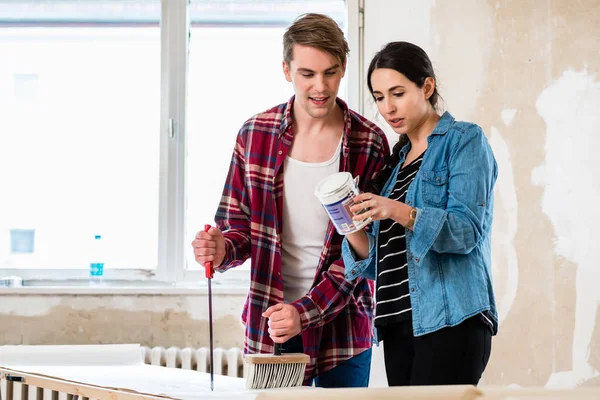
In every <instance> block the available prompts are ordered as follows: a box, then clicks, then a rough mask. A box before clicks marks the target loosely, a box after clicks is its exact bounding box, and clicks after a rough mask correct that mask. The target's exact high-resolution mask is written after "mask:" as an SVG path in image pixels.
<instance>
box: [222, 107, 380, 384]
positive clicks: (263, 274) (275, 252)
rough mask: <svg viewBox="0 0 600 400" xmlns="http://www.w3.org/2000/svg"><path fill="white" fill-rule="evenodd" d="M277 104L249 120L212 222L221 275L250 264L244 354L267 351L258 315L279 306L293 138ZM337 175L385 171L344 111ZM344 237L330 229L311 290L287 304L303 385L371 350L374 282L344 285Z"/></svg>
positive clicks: (370, 135) (365, 131)
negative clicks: (218, 237)
mask: <svg viewBox="0 0 600 400" xmlns="http://www.w3.org/2000/svg"><path fill="white" fill-rule="evenodd" d="M293 102H294V97H292V98H291V99H290V100H289V101H288V102H287V103H284V104H281V105H279V106H276V107H274V108H272V109H270V110H267V111H265V112H264V113H261V114H259V115H256V116H254V117H252V118H251V119H249V120H248V121H247V122H246V123H245V124H244V126H243V127H242V129H241V130H240V132H239V134H238V136H237V140H236V144H235V148H234V152H233V156H232V160H231V166H230V169H229V174H228V176H227V181H226V183H225V187H224V190H223V197H222V198H221V202H220V204H219V208H218V210H217V214H216V216H215V221H216V223H217V226H218V227H219V229H221V231H222V232H223V234H224V236H225V246H226V255H225V259H224V260H223V263H222V264H221V266H219V267H218V268H216V270H217V271H220V272H223V271H226V270H227V269H229V268H232V267H235V266H237V265H240V264H242V263H243V262H244V261H245V260H246V259H247V258H248V257H250V258H251V282H250V290H249V293H248V297H247V299H246V304H245V305H244V311H243V313H242V321H243V322H244V324H245V325H246V338H245V341H244V353H251V354H253V353H272V352H273V341H272V340H271V338H270V337H269V333H268V325H267V322H268V321H267V319H266V318H263V317H262V315H261V314H262V313H263V312H264V311H265V310H266V309H267V308H268V307H270V306H272V305H275V304H278V303H282V302H283V301H284V300H283V281H282V278H281V265H282V264H281V232H282V222H281V220H282V212H283V202H282V198H283V185H284V182H283V162H284V160H285V158H286V156H287V154H288V152H289V150H290V147H291V145H292V141H293V139H294V136H293V132H292V113H291V111H292V105H293ZM337 103H338V105H339V106H340V107H341V108H342V110H343V112H344V119H345V127H344V137H343V141H342V154H341V157H340V171H348V172H350V173H352V176H360V177H361V179H360V187H361V189H364V186H365V184H366V182H367V181H368V180H369V179H370V178H371V177H372V176H373V174H374V173H376V172H377V171H379V170H380V169H381V167H382V166H383V162H384V158H385V157H386V156H387V155H388V154H389V145H388V142H387V140H386V138H385V135H384V133H383V132H382V131H381V129H380V128H379V127H377V126H376V125H375V124H373V123H372V122H370V121H368V120H366V119H365V118H363V117H362V116H360V115H358V114H357V113H355V112H354V111H352V110H350V109H348V106H347V105H346V103H344V102H343V101H341V100H340V99H338V100H337ZM341 244H342V237H341V236H340V235H339V234H338V233H337V232H336V231H335V228H334V227H333V225H332V224H331V222H330V223H329V227H328V230H327V236H326V238H325V242H324V244H323V250H322V252H321V258H320V261H319V265H318V266H317V269H316V275H315V280H314V283H313V286H312V289H311V290H310V291H309V292H308V293H307V294H306V295H305V296H304V297H302V298H301V299H299V300H297V301H295V302H293V303H292V305H293V306H294V307H296V309H297V310H298V312H299V313H300V318H301V322H302V342H303V345H304V353H306V354H308V355H309V356H310V363H309V365H308V366H307V370H306V376H305V378H306V379H305V383H307V382H309V380H310V379H312V378H314V377H315V376H318V375H320V374H322V373H323V372H325V371H327V370H329V369H331V368H334V367H335V366H337V365H339V364H340V363H342V362H343V361H345V360H347V359H349V358H351V357H353V356H355V355H357V354H359V353H361V352H362V351H364V350H367V349H369V348H371V345H372V334H373V332H372V327H371V323H372V316H373V315H372V313H373V303H372V284H370V283H369V282H367V281H366V280H364V279H362V278H359V279H357V280H356V281H353V282H347V281H346V280H345V279H344V263H343V261H342V259H341Z"/></svg>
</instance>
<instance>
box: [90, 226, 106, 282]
mask: <svg viewBox="0 0 600 400" xmlns="http://www.w3.org/2000/svg"><path fill="white" fill-rule="evenodd" d="M103 283H104V246H103V242H102V236H101V235H94V241H93V243H92V249H91V258H90V285H91V286H100V285H102V284H103Z"/></svg>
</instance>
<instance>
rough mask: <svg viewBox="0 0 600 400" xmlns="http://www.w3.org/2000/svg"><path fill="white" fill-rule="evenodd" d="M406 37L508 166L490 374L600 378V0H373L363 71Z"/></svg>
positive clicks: (502, 176)
mask: <svg viewBox="0 0 600 400" xmlns="http://www.w3.org/2000/svg"><path fill="white" fill-rule="evenodd" d="M397 40H405V41H410V42H413V43H415V44H418V45H419V46H421V47H423V48H424V49H425V51H426V52H427V53H428V54H429V56H430V57H431V59H432V62H433V64H434V68H435V70H436V73H437V74H438V83H439V89H440V92H441V95H442V97H443V98H444V100H445V108H446V109H447V110H448V111H450V112H451V113H452V114H453V115H454V117H455V118H457V119H462V120H468V121H473V122H475V123H477V124H479V125H480V126H481V127H482V128H483V129H484V131H485V132H486V135H487V137H488V140H489V142H490V144H491V146H492V148H493V149H494V154H495V156H496V159H497V162H498V166H499V176H498V181H497V184H496V190H495V199H496V202H495V212H494V218H495V219H494V226H493V233H492V241H493V249H492V251H493V253H492V257H493V273H494V288H495V292H496V297H497V302H498V308H499V317H500V332H499V334H498V336H496V337H495V338H494V339H493V344H492V356H491V359H490V362H489V364H488V368H487V370H486V372H485V374H484V377H483V380H482V383H483V384H500V385H508V384H516V385H521V386H534V385H535V386H548V387H571V386H577V385H579V386H600V377H599V374H598V370H600V348H599V347H600V326H599V325H600V323H599V320H600V319H599V315H600V314H599V307H598V305H599V303H600V290H599V289H598V287H597V286H598V282H600V261H599V258H598V256H597V254H596V252H595V245H597V243H599V242H600V234H598V233H595V231H596V229H594V228H596V227H597V226H598V224H600V210H599V209H598V206H597V201H598V199H600V183H599V182H600V180H599V179H598V177H597V176H598V174H597V173H600V161H598V160H600V158H599V157H598V156H597V154H596V153H597V151H598V149H599V148H600V112H599V111H598V110H600V1H598V0H584V1H567V0H546V1H521V0H506V1H487V2H486V1H482V0H457V1H452V2H450V1H434V0H426V1H423V0H414V1H402V2H393V1H386V0H367V1H366V6H365V70H366V68H367V67H368V63H369V61H370V60H371V58H372V56H373V54H374V53H375V52H376V51H377V50H379V49H380V48H381V47H382V46H383V45H384V44H385V43H387V42H389V41H397ZM364 109H365V115H366V116H367V117H368V118H370V119H372V120H374V121H376V122H377V123H379V125H381V126H382V127H384V125H385V124H384V121H383V119H382V118H380V117H378V116H377V112H376V107H375V105H374V103H373V101H372V100H371V99H370V98H366V99H365V104H364ZM385 129H386V134H388V137H389V139H390V140H391V141H394V142H395V140H396V134H395V133H394V132H393V131H392V130H391V129H389V128H387V127H385Z"/></svg>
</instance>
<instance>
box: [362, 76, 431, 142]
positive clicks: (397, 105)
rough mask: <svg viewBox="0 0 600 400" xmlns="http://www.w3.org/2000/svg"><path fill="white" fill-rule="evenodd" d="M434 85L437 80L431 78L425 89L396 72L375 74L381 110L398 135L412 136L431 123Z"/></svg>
mask: <svg viewBox="0 0 600 400" xmlns="http://www.w3.org/2000/svg"><path fill="white" fill-rule="evenodd" d="M434 85H435V82H434V80H433V78H427V79H426V80H425V84H424V85H423V87H422V88H419V87H418V86H417V85H416V84H415V83H414V82H412V81H411V80H410V79H408V78H407V77H406V76H404V75H403V74H401V73H400V72H398V71H396V70H395V69H389V68H377V69H375V70H374V71H373V73H372V74H371V87H372V88H373V98H374V99H375V103H376V104H377V109H378V110H379V113H380V114H381V115H382V116H383V117H384V118H385V121H386V122H387V123H388V124H389V125H390V126H391V127H392V128H393V129H394V131H395V132H396V133H398V134H403V133H405V134H406V133H411V132H413V131H415V130H417V129H418V128H419V127H420V126H422V125H423V123H424V122H425V121H426V120H427V118H428V116H429V115H430V113H431V104H430V103H429V100H428V99H429V97H431V94H432V93H433V90H434V88H435V86H434Z"/></svg>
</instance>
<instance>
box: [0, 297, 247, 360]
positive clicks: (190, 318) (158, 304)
mask: <svg viewBox="0 0 600 400" xmlns="http://www.w3.org/2000/svg"><path fill="white" fill-rule="evenodd" d="M204 291H206V290H204ZM245 298H246V296H240V295H226V296H225V295H218V296H215V297H214V298H213V326H214V339H215V346H216V347H223V348H227V349H228V348H231V347H240V348H242V347H243V344H244V327H243V325H242V322H241V320H240V315H241V311H242V306H243V304H244V300H245ZM109 343H110V344H113V343H114V344H122V343H139V344H141V345H143V346H150V347H153V346H163V347H170V346H178V347H182V348H183V347H188V346H189V347H194V348H198V347H203V346H208V344H209V343H208V297H207V296H205V295H198V296H190V295H185V296H177V295H107V296H104V295H102V296H97V295H93V296H91V295H90V296H88V295H83V296H82V295H63V296H56V295H21V296H0V344H28V345H37V344H109Z"/></svg>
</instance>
